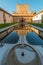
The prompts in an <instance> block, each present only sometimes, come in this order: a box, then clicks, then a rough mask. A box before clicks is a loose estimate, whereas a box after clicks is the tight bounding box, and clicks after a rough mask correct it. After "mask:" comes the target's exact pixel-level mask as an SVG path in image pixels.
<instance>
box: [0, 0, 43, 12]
mask: <svg viewBox="0 0 43 65" xmlns="http://www.w3.org/2000/svg"><path fill="white" fill-rule="evenodd" d="M17 4H28V5H29V11H36V12H38V11H40V10H43V0H0V7H1V8H3V9H4V10H6V11H7V12H9V13H12V12H13V11H16V5H17Z"/></svg>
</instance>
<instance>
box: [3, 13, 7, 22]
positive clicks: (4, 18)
mask: <svg viewBox="0 0 43 65" xmlns="http://www.w3.org/2000/svg"><path fill="white" fill-rule="evenodd" d="M3 21H4V23H6V17H5V13H3Z"/></svg>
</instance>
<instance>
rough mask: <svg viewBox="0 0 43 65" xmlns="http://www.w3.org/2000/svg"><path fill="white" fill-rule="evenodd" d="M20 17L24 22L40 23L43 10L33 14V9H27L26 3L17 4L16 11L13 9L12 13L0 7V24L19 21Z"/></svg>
mask: <svg viewBox="0 0 43 65" xmlns="http://www.w3.org/2000/svg"><path fill="white" fill-rule="evenodd" d="M22 18H23V19H24V20H25V21H26V22H33V23H42V22H43V10H42V11H40V12H38V13H36V14H34V12H33V11H31V12H30V11H29V6H28V5H27V4H17V5H16V11H13V12H12V14H10V13H8V12H7V11H5V10H4V9H2V8H0V24H2V23H13V22H20V20H21V19H22Z"/></svg>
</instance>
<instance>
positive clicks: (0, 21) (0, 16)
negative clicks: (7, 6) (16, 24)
mask: <svg viewBox="0 0 43 65" xmlns="http://www.w3.org/2000/svg"><path fill="white" fill-rule="evenodd" d="M1 23H4V21H3V12H2V11H0V24H1Z"/></svg>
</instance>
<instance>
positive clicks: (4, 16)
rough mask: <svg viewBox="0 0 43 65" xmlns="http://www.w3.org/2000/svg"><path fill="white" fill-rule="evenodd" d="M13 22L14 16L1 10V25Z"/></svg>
mask: <svg viewBox="0 0 43 65" xmlns="http://www.w3.org/2000/svg"><path fill="white" fill-rule="evenodd" d="M11 22H13V16H12V15H10V14H8V13H7V12H5V11H3V10H0V24H1V23H11Z"/></svg>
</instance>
